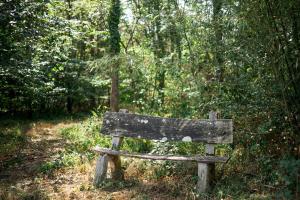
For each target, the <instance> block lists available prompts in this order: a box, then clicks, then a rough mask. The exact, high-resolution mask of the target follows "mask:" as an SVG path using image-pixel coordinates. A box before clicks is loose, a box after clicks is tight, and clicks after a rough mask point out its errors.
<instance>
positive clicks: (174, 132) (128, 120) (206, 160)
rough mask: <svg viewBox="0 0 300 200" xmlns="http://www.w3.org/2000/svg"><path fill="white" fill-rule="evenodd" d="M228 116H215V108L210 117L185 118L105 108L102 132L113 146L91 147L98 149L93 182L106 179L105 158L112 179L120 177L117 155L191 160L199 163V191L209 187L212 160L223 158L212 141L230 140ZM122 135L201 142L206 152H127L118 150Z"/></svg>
mask: <svg viewBox="0 0 300 200" xmlns="http://www.w3.org/2000/svg"><path fill="white" fill-rule="evenodd" d="M232 129H233V128H232V120H231V119H217V118H216V113H215V112H210V114H209V119H204V120H187V119H174V118H161V117H152V116H145V115H138V114H132V113H128V112H127V111H126V110H122V111H121V112H106V113H105V115H104V118H103V124H102V129H101V133H102V134H106V135H110V136H112V148H111V149H107V148H99V147H96V148H95V149H94V150H95V151H96V152H98V153H100V156H99V158H98V160H97V164H96V173H95V179H94V185H96V186H98V185H99V184H100V183H101V182H103V181H104V180H105V179H106V176H107V167H108V162H109V161H110V163H111V173H112V179H120V180H121V179H123V171H122V168H121V159H120V156H126V157H134V158H140V159H151V160H172V161H194V162H197V163H198V183H197V190H198V191H199V192H205V191H208V190H209V189H210V188H211V187H212V183H213V182H214V179H215V163H216V162H226V161H227V158H226V157H219V156H215V154H214V152H215V151H214V145H215V144H228V143H232V142H233V130H232ZM124 137H131V138H143V139H149V140H161V141H167V140H172V141H186V142H203V143H206V145H205V154H206V155H204V156H201V155H193V156H181V155H153V154H140V153H129V152H126V151H121V150H119V148H120V146H121V143H122V140H123V138H124Z"/></svg>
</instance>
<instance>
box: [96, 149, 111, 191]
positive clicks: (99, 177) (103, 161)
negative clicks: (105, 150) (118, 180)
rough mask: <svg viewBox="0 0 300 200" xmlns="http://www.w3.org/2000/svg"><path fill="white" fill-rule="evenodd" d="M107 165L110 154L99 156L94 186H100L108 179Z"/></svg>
mask: <svg viewBox="0 0 300 200" xmlns="http://www.w3.org/2000/svg"><path fill="white" fill-rule="evenodd" d="M107 165H108V155H101V156H99V158H98V160H97V162H96V172H95V178H94V186H96V187H98V186H99V185H100V184H101V183H102V182H103V181H104V180H105V179H106V174H107Z"/></svg>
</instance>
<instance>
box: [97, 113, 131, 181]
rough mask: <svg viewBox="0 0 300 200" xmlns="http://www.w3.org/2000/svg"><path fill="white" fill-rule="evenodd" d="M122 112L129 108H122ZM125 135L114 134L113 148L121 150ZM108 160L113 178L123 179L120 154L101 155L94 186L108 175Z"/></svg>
mask: <svg viewBox="0 0 300 200" xmlns="http://www.w3.org/2000/svg"><path fill="white" fill-rule="evenodd" d="M120 112H124V113H128V110H126V109H121V110H120ZM122 141H123V137H121V136H113V138H112V147H111V149H113V150H119V149H120V146H121V144H122ZM108 161H110V163H111V172H112V178H113V179H123V171H122V168H121V159H120V156H115V155H107V154H104V155H100V156H99V158H98V160H97V163H96V173H95V178H94V186H96V187H98V186H99V185H100V184H101V182H103V181H104V180H105V179H106V177H107V166H108Z"/></svg>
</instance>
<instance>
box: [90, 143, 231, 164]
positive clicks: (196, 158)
mask: <svg viewBox="0 0 300 200" xmlns="http://www.w3.org/2000/svg"><path fill="white" fill-rule="evenodd" d="M93 150H94V151H95V152H97V153H100V154H108V155H114V156H125V157H132V158H140V159H150V160H172V161H195V162H198V163H216V162H221V163H225V162H226V161H227V160H228V157H219V156H199V155H196V156H182V155H157V154H141V153H130V152H128V151H120V150H113V149H108V148H100V147H95V148H94V149H93Z"/></svg>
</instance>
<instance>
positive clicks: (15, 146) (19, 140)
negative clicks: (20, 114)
mask: <svg viewBox="0 0 300 200" xmlns="http://www.w3.org/2000/svg"><path fill="white" fill-rule="evenodd" d="M28 128H29V125H28V124H27V123H23V122H22V121H19V120H1V125H0V138H1V140H0V156H2V157H4V159H5V158H6V157H7V156H11V155H12V154H15V153H16V152H17V151H18V150H19V149H20V147H21V146H22V145H24V144H25V143H26V139H27V136H26V134H25V132H26V130H27V129H28Z"/></svg>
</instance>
